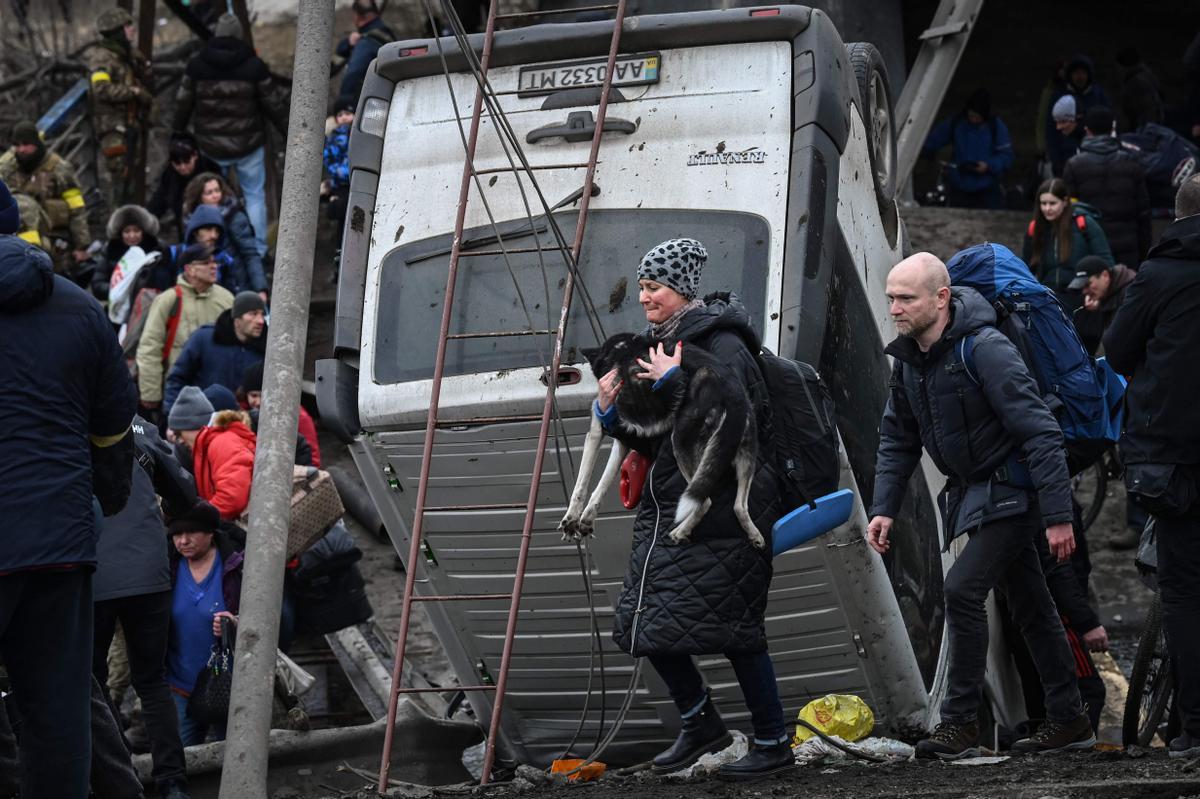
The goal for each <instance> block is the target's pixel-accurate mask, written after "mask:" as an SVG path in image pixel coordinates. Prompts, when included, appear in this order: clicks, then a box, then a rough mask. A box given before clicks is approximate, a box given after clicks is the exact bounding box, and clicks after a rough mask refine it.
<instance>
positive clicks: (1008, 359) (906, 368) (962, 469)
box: [871, 286, 1073, 542]
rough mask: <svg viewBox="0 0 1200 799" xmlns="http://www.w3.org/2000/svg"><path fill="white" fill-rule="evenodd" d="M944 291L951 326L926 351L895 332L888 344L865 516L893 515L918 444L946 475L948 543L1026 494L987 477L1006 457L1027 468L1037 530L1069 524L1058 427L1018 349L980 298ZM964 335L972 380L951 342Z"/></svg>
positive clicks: (1068, 497) (964, 290)
mask: <svg viewBox="0 0 1200 799" xmlns="http://www.w3.org/2000/svg"><path fill="white" fill-rule="evenodd" d="M950 292H951V300H950V307H951V319H950V324H949V326H948V327H947V328H946V331H945V332H944V333H943V334H942V337H941V338H940V339H938V341H937V342H935V343H934V345H933V346H932V347H930V349H929V352H927V353H923V352H921V350H920V348H919V347H918V346H917V342H916V340H915V339H913V338H908V337H904V336H902V337H900V338H897V339H896V340H895V341H893V342H892V343H891V344H889V345H888V346H887V349H886V352H887V354H889V355H891V356H893V357H894V358H895V359H896V365H895V368H894V370H893V373H892V381H891V382H892V391H891V396H890V397H889V398H888V403H887V407H886V408H885V410H884V413H883V421H882V422H881V423H880V429H879V452H878V457H877V460H876V470H875V495H874V502H873V504H872V507H871V515H872V516H889V517H892V518H895V517H896V516H897V515H898V514H899V512H900V503H901V501H902V500H903V498H904V493H905V485H906V484H907V483H908V478H909V477H910V476H911V475H912V472H913V470H914V469H915V468H916V467H917V464H918V463H919V462H920V459H921V449H922V447H924V449H925V450H926V451H927V452H928V453H929V456H930V457H931V458H932V459H933V462H934V465H936V466H937V467H938V469H939V470H940V471H941V472H942V474H944V475H946V476H947V477H949V478H950V479H949V482H948V483H947V485H946V494H945V496H944V497H943V507H944V509H945V511H944V512H945V516H946V519H945V521H946V530H947V542H948V541H949V539H950V538H953V537H954V536H955V535H958V534H959V533H962V532H965V531H967V530H969V529H973V528H974V527H975V526H977V525H979V524H983V523H986V522H988V521H991V520H993V519H998V518H1003V517H1004V516H1005V515H1010V511H1011V509H1012V507H1013V506H1012V505H1011V504H1009V503H1010V502H1011V501H1013V500H1014V499H1016V500H1017V501H1019V500H1020V492H1024V493H1025V494H1028V493H1029V492H1030V490H1031V489H1030V488H1029V487H1027V486H1024V487H1023V486H1020V485H1015V484H1013V483H1016V482H1019V481H1012V482H1006V481H1004V480H1002V479H999V478H998V477H997V476H996V472H997V471H998V470H1000V469H1001V467H1008V466H1009V465H1010V456H1016V457H1017V458H1019V459H1020V460H1022V461H1023V462H1024V464H1027V469H1028V472H1029V474H1030V475H1031V477H1032V484H1033V485H1032V490H1036V492H1037V501H1038V507H1039V509H1040V511H1041V514H1042V518H1043V520H1044V521H1045V524H1046V526H1047V527H1048V526H1050V525H1052V524H1058V523H1060V522H1069V521H1071V519H1072V517H1073V513H1072V510H1071V483H1070V478H1069V477H1068V474H1067V461H1066V455H1065V453H1064V451H1063V435H1062V430H1061V429H1060V428H1059V426H1058V421H1057V420H1055V418H1054V416H1053V414H1051V413H1050V410H1049V409H1048V408H1047V407H1046V403H1045V402H1044V401H1043V400H1042V397H1041V393H1040V392H1039V390H1038V386H1037V383H1036V382H1035V381H1034V379H1033V377H1032V376H1031V375H1030V374H1029V370H1028V369H1027V368H1026V366H1025V361H1024V360H1022V358H1021V355H1020V353H1019V352H1018V351H1017V348H1016V347H1015V346H1014V345H1013V343H1012V342H1011V341H1009V340H1008V338H1007V337H1006V336H1005V335H1004V334H1003V333H1001V332H1000V331H999V330H997V329H996V328H995V324H996V313H995V311H994V310H993V309H992V306H991V305H989V304H988V302H987V300H985V299H984V298H983V296H982V295H980V294H979V292H977V291H975V290H974V289H970V288H965V287H959V286H955V287H953V288H951V289H950ZM972 334H973V335H974V339H973V344H972V350H971V351H972V355H973V358H974V377H972V375H970V374H968V373H967V371H966V369H965V368H964V367H963V361H962V358H961V356H960V350H961V348H960V342H961V341H962V339H963V338H964V337H966V336H968V335H972ZM976 380H978V383H976ZM1025 500H1026V501H1028V496H1026V497H1025Z"/></svg>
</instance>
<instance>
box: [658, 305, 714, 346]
mask: <svg viewBox="0 0 1200 799" xmlns="http://www.w3.org/2000/svg"><path fill="white" fill-rule="evenodd" d="M703 307H704V300H702V299H700V298H699V297H697V298H696V299H694V300H692V301H691V302H689V303H688V304H687V305H685V306H683V307H682V308H680V309H679V310H678V311H676V312H675V313H673V314H671V315H670V316H669V317H667V318H666V319H665V320H663V321H662V322H659V323H658V324H653V323H651V325H650V328H649V332H650V335H651V336H653V337H654V338H655V339H658V340H659V341H667V340H669V339H671V338H674V336H675V334H676V332H678V331H679V324H680V323H681V322H682V321H683V317H684V316H685V315H686V314H687V313H688V311H694V310H696V309H697V308H703Z"/></svg>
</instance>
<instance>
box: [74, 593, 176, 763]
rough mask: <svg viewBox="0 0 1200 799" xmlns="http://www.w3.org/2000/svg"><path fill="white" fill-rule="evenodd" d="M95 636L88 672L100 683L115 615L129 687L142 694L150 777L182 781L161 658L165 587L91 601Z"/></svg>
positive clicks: (166, 620) (167, 615)
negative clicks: (151, 768)
mask: <svg viewBox="0 0 1200 799" xmlns="http://www.w3.org/2000/svg"><path fill="white" fill-rule="evenodd" d="M95 619H96V640H95V646H94V648H93V650H92V673H93V674H95V675H96V679H97V680H99V681H100V684H101V685H104V684H106V680H107V675H108V657H107V655H108V648H109V644H110V643H111V641H112V638H113V630H114V628H115V627H116V624H117V621H118V620H120V622H121V627H122V629H124V631H125V646H126V650H127V652H128V657H129V671H130V676H131V679H132V682H133V689H134V690H135V691H136V692H137V695H138V697H139V698H140V699H141V700H142V718H144V719H145V721H146V734H147V736H148V737H149V738H150V752H151V755H152V756H153V761H154V782H155V783H156V784H157V785H158V786H160V787H162V786H163V785H165V784H166V783H169V782H171V781H174V780H178V781H183V780H184V779H185V777H184V761H183V743H182V741H181V739H180V737H179V719H178V717H177V716H176V713H175V705H174V704H173V703H172V702H171V691H170V689H169V688H168V687H167V677H166V671H165V668H164V663H165V662H166V657H167V631H168V629H169V627H170V625H171V592H170V591H163V592H160V593H157V594H143V595H141V596H130V597H123V598H121V599H109V600H105V601H103V602H97V603H96V606H95Z"/></svg>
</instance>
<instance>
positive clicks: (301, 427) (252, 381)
mask: <svg viewBox="0 0 1200 799" xmlns="http://www.w3.org/2000/svg"><path fill="white" fill-rule="evenodd" d="M262 385H263V362H262V361H259V362H258V363H256V364H254V365H252V366H248V367H246V371H245V372H244V373H243V374H242V385H241V387H240V388H239V389H238V395H239V396H240V397H242V398H243V400H244V401H245V403H246V407H247V408H248V409H249V410H250V421H251V422H252V424H251V426H250V429H251V430H253V431H254V432H255V433H257V432H258V412H259V410H260V409H261V408H262ZM297 430H298V431H299V433H300V436H299V439H298V440H297V442H296V464H297V465H300V466H316V467H318V468H320V466H321V444H320V442H319V441H318V440H317V425H316V423H315V422H314V421H313V418H312V416H310V415H309V413H308V411H306V410H304V406H303V405H301V406H300V421H299V423H298V424H297Z"/></svg>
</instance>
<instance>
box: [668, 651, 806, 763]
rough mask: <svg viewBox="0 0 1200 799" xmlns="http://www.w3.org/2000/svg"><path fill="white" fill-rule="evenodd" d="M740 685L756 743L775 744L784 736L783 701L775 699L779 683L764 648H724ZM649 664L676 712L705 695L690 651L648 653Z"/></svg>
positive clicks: (684, 711) (693, 705) (684, 712)
mask: <svg viewBox="0 0 1200 799" xmlns="http://www.w3.org/2000/svg"><path fill="white" fill-rule="evenodd" d="M725 657H727V658H728V659H729V663H730V665H732V666H733V671H734V673H735V674H736V675H737V679H738V685H739V686H741V689H742V696H743V697H744V698H745V700H746V708H747V709H748V710H749V711H750V720H751V723H752V724H753V725H754V740H755V742H756V743H759V744H775V743H779V742H781V741H785V740H787V737H788V736H787V728H786V727H785V726H784V722H783V703H782V702H780V701H779V686H778V685H776V683H775V666H774V664H772V663H771V655H770V653H769V652H766V651H765V650H764V651H763V652H759V653H756V654H752V655H751V654H745V653H740V652H726V653H725ZM646 659H647V660H649V661H650V665H651V666H653V667H654V670H655V671H657V672H658V676H659V677H662V680H663V682H665V683H666V684H667V690H668V691H670V692H671V699H673V700H674V701H675V707H677V708H679V713H680V715H684V716H686V715H688V714H689V713H691V712H692V711H694V710H695V709H697V708H698V707H699V706H700V705H701V704H703V703H704V700H705V698H706V697H707V691H706V689H705V687H704V677H703V676H702V675H701V674H700V669H698V668H696V662H695V661H694V660H693V659H692V656H691V655H650V656H649V657H647V658H646Z"/></svg>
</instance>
